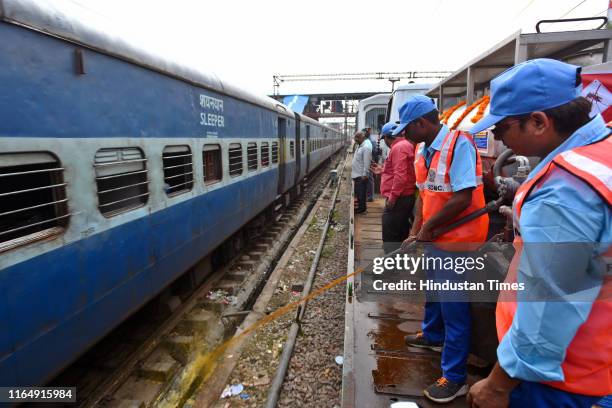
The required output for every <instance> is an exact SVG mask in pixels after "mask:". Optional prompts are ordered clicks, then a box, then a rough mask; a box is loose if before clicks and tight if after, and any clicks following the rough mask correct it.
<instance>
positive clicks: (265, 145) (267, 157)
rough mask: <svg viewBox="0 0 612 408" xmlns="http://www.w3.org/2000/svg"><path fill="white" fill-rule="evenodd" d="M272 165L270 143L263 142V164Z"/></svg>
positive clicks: (263, 165) (264, 165) (265, 165)
mask: <svg viewBox="0 0 612 408" xmlns="http://www.w3.org/2000/svg"><path fill="white" fill-rule="evenodd" d="M269 165H270V145H269V143H268V142H263V143H262V144H261V166H262V167H268V166H269Z"/></svg>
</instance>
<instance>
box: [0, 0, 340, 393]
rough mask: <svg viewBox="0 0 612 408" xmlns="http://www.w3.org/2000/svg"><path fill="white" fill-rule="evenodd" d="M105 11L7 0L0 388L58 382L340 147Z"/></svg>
mask: <svg viewBox="0 0 612 408" xmlns="http://www.w3.org/2000/svg"><path fill="white" fill-rule="evenodd" d="M52 3H54V4H52ZM96 17H97V16H95V15H87V11H84V10H83V9H80V8H79V6H77V5H75V4H74V3H72V2H69V1H59V2H46V1H34V0H0V385H1V386H8V385H12V386H17V385H21V386H24V385H38V384H43V383H45V382H46V381H48V380H49V379H50V378H51V377H52V376H53V375H54V374H56V373H58V372H59V371H60V370H61V369H62V368H64V367H65V366H66V365H68V364H69V363H70V362H72V361H74V360H75V359H76V358H77V357H78V356H79V355H80V354H82V353H83V352H84V351H86V350H87V349H88V348H89V347H90V346H91V345H93V344H94V343H95V342H96V341H97V340H99V339H100V338H102V337H103V336H104V335H105V334H107V333H108V332H109V331H111V330H112V329H113V328H114V327H115V326H117V325H118V324H119V323H120V322H121V321H123V320H124V319H126V318H127V317H128V316H129V315H130V314H132V313H133V312H134V311H136V310H137V309H138V308H139V307H141V306H142V305H143V304H144V303H145V302H146V301H147V300H149V299H151V298H152V297H153V296H155V295H156V294H158V293H159V292H160V291H162V290H163V289H164V288H165V287H167V286H168V285H169V284H170V283H171V282H173V281H174V280H176V279H177V277H179V276H181V275H182V274H183V273H185V271H187V270H188V269H189V268H190V267H192V266H193V265H194V264H195V263H196V262H197V261H198V260H199V259H201V258H202V257H204V256H206V255H207V254H210V253H211V251H212V250H213V249H215V248H216V247H218V246H219V245H220V244H221V243H222V242H223V241H224V240H226V239H227V238H228V237H230V236H231V235H232V234H234V233H235V232H236V231H238V230H239V229H240V228H241V227H242V226H244V225H245V224H246V223H247V222H248V221H249V220H251V219H253V217H255V216H256V215H257V214H259V213H261V212H262V211H264V210H265V209H266V208H268V207H269V206H271V205H273V203H275V202H276V201H277V200H278V199H279V198H280V197H282V196H283V194H286V193H287V192H289V191H291V190H292V189H293V188H294V187H295V186H296V185H297V183H299V181H300V180H301V179H302V178H303V177H305V176H306V175H307V174H308V173H310V172H311V171H313V170H314V169H315V168H316V167H317V166H319V165H320V164H321V163H323V162H324V161H325V160H326V159H327V158H329V156H331V155H332V154H333V153H334V152H335V151H337V150H338V149H340V148H341V146H342V143H343V140H342V137H341V135H340V134H339V133H338V132H336V131H335V130H333V129H330V128H327V127H325V126H322V125H321V124H319V123H318V122H316V121H313V120H311V119H309V118H306V117H303V116H301V115H298V114H295V113H293V112H291V111H290V110H289V109H288V108H286V107H284V106H282V105H280V104H278V103H277V102H276V101H274V100H272V99H270V98H266V97H258V96H253V95H251V94H248V93H246V92H244V91H241V90H239V89H237V88H234V87H232V86H231V85H228V84H227V83H225V82H222V81H221V80H219V79H218V78H217V77H215V76H214V75H211V74H209V73H206V72H202V71H200V70H198V69H197V68H194V67H189V66H184V65H179V64H176V63H174V62H172V61H169V60H167V59H164V58H163V57H160V56H156V55H153V54H151V53H148V52H146V51H145V50H143V49H140V48H138V47H136V46H134V45H132V44H130V43H128V42H127V41H125V40H124V39H122V37H121V36H120V35H117V34H116V33H112V32H111V31H109V30H108V28H106V27H104V26H103V23H104V20H103V19H100V18H96Z"/></svg>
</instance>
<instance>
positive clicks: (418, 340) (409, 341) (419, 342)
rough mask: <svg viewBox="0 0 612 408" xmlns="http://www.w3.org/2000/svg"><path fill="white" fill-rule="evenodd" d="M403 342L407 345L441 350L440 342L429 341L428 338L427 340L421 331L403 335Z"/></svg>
mask: <svg viewBox="0 0 612 408" xmlns="http://www.w3.org/2000/svg"><path fill="white" fill-rule="evenodd" d="M404 342H405V343H406V345H407V346H412V347H421V348H427V349H430V350H433V351H437V352H441V351H442V343H432V342H430V341H429V340H427V337H425V334H423V332H419V333H417V334H409V335H408V336H406V337H404Z"/></svg>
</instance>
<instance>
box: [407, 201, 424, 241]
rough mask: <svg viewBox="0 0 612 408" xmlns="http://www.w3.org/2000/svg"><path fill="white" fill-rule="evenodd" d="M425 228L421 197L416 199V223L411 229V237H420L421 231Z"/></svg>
mask: <svg viewBox="0 0 612 408" xmlns="http://www.w3.org/2000/svg"><path fill="white" fill-rule="evenodd" d="M422 226H423V200H422V199H421V195H420V194H419V196H418V197H417V199H416V202H415V203H414V222H413V223H412V228H411V229H410V236H411V237H416V236H417V235H419V231H420V230H421V227H422Z"/></svg>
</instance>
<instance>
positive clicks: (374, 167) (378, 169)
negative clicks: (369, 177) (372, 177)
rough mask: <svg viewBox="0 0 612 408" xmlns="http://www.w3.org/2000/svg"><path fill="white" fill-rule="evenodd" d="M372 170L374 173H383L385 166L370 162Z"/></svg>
mask: <svg viewBox="0 0 612 408" xmlns="http://www.w3.org/2000/svg"><path fill="white" fill-rule="evenodd" d="M370 171H371V172H372V173H374V174H382V171H383V166H381V165H380V164H378V163H372V164H370Z"/></svg>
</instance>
